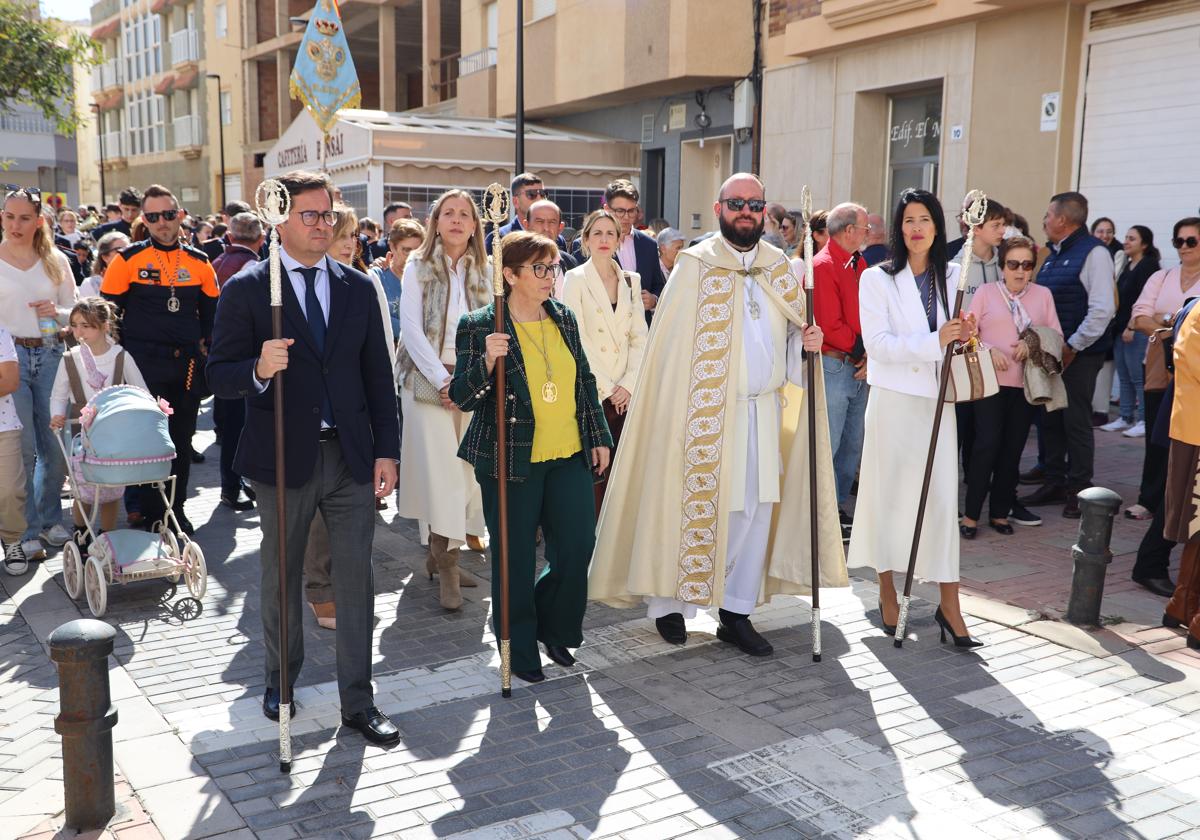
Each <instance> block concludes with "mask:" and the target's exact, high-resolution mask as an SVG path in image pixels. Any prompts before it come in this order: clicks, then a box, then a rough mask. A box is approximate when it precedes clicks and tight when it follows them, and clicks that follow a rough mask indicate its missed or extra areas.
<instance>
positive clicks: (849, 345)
mask: <svg viewBox="0 0 1200 840" xmlns="http://www.w3.org/2000/svg"><path fill="white" fill-rule="evenodd" d="M826 225H827V228H826V229H827V231H828V233H829V242H828V243H826V245H825V247H824V248H822V249H821V252H820V253H819V254H816V255H815V256H814V257H813V310H814V314H815V315H816V318H817V323H818V324H819V325H820V327H821V330H822V331H823V332H824V333H825V343H824V344H823V345H822V346H821V367H822V368H823V369H824V371H825V404H826V407H827V409H828V412H829V440H830V442H831V444H832V445H833V471H834V473H835V475H836V477H837V496H838V512H839V514H840V515H841V518H842V535H843V537H844V538H846V539H849V536H850V526H851V524H852V519H851V517H850V515H849V514H847V513H846V509H845V505H846V501H847V500H848V499H849V498H850V487H851V485H853V484H854V477H855V475H857V474H858V462H859V459H860V458H861V457H862V447H863V425H864V421H865V417H866V411H867V357H866V350H865V349H864V348H863V340H862V324H861V322H860V321H859V318H858V278H859V277H860V276H861V275H862V273H863V270H864V269H865V268H866V267H867V265H866V260H864V259H863V258H862V254H860V253H859V249H861V248H862V246H863V243H864V242H865V241H866V239H867V231H868V228H867V211H866V210H865V209H863V208H862V207H859V206H858V205H857V204H839V205H838V206H837V207H834V208H833V210H831V211H830V212H829V217H828V220H827V222H826Z"/></svg>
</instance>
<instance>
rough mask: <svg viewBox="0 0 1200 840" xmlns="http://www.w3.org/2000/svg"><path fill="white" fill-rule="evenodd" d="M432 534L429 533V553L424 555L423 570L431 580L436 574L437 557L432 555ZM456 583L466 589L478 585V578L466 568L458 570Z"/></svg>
mask: <svg viewBox="0 0 1200 840" xmlns="http://www.w3.org/2000/svg"><path fill="white" fill-rule="evenodd" d="M433 536H435V535H432V534H431V535H430V540H429V553H428V554H426V555H425V572H426V573H427V574H428V575H429V579H430V580H433V576H434V575H436V574H437V570H438V568H437V559H436V558H435V557H434V556H433ZM447 543H448V541H447ZM458 585H459V586H465V587H467V588H468V589H469V588H471V587H472V586H479V579H478V578H476V577H475V576H474V575H472V574H471V573H470V572H468V571H467V570H466V569H459V570H458Z"/></svg>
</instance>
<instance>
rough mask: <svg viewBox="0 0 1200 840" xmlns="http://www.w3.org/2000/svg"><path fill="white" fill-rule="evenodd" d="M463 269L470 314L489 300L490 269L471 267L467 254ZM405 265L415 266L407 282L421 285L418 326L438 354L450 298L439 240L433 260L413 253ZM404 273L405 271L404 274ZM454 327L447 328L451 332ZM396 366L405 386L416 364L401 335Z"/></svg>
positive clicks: (448, 278)
mask: <svg viewBox="0 0 1200 840" xmlns="http://www.w3.org/2000/svg"><path fill="white" fill-rule="evenodd" d="M463 260H464V262H465V265H466V267H467V289H466V297H467V310H468V311H471V310H474V309H479V308H480V307H482V306H487V305H488V304H489V303H490V302H491V300H492V283H491V267H490V266H489V265H487V264H486V263H485V264H484V266H483V270H482V271H481V270H480V267H479V266H477V265H475V259H474V258H473V257H472V256H471V254H470V252H467V254H466V255H465V256H464V257H463ZM409 265H412V266H414V267H415V272H414V273H413V274H412V275H411V276H410V281H411V280H412V279H415V280H416V282H418V283H420V284H421V323H422V325H423V332H424V333H425V337H426V338H427V339H429V343H430V344H431V345H432V346H433V349H434V350H435V351H437V353H438V354H439V355H440V354H441V351H442V341H443V340H444V339H445V335H446V329H447V324H446V305H447V302H448V301H449V297H450V271H449V269H447V268H446V255H445V254H444V253H443V252H442V244H441V242H440V241H439V242H438V243H437V245H435V246H434V249H433V257H432V259H429V260H419V259H417V257H416V255H415V254H414V255H413V256H412V257H411V258H410V259H409ZM405 268H406V269H407V266H406V267H405ZM405 273H406V274H408V272H407V270H406V271H405ZM457 326H458V325H457V324H453V325H450V327H449V328H450V329H455V328H456V327H457ZM396 367H397V369H398V370H399V372H400V382H401V384H403V385H407V384H408V381H409V374H411V373H412V372H413V371H414V370H416V364H415V363H414V362H413V360H412V356H411V355H409V353H408V350H407V349H405V347H404V336H403V335H401V336H400V345H399V347H398V349H397V351H396Z"/></svg>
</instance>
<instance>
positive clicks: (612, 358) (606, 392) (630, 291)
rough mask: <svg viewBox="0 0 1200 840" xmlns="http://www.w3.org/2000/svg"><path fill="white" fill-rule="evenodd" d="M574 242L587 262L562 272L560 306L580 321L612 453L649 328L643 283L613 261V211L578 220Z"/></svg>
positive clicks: (616, 238)
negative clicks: (577, 239) (564, 306)
mask: <svg viewBox="0 0 1200 840" xmlns="http://www.w3.org/2000/svg"><path fill="white" fill-rule="evenodd" d="M579 238H580V242H581V243H582V245H581V247H582V250H583V254H584V256H586V257H587V258H588V259H587V261H586V262H585V263H584V264H583V265H581V266H579V267H578V268H574V269H572V270H571V271H568V272H567V276H566V280H565V282H564V284H563V303H565V304H566V305H567V307H568V308H570V310H571V311H572V312H573V313H574V314H575V318H576V320H577V321H578V322H579V336H580V340H581V341H582V343H583V350H584V352H585V353H586V354H587V359H588V364H590V365H591V368H592V373H593V374H594V375H595V377H596V390H597V392H598V393H599V395H600V400H601V402H602V404H603V406H604V417H605V419H606V420H607V421H608V428H609V431H611V432H612V438H613V451H614V453H615V452H616V447H618V446H620V439H621V428H622V426H624V424H625V412H627V411H628V410H629V404H630V401H631V400H632V399H633V389H634V385H635V384H636V383H637V375H638V369H639V368H640V367H641V365H642V354H643V353H644V352H645V350H646V333H647V330H648V327H647V326H646V318H645V314H644V313H645V310H644V309H643V307H642V283H641V278H640V277H639V276H638V275H637V273H636V272H633V271H622V270H621V266H620V265H618V264H617V261H616V260H615V259H613V254H614V253H615V252H616V250H617V245H618V243H619V242H620V240H621V226H620V225H619V224H618V223H617V219H616V217H615V216H613V214H612V213H610V212H608V211H607V210H596V211H595V212H593V213H591V214H590V215H589V216H588V217H587V218H586V219H585V220H584V222H583V231H582V232H581V233H580V235H579ZM607 483H608V476H607V475H605V476H604V477H603V478H602V479H601V480H600V481H598V482H597V483H596V487H595V490H596V512H597V513H599V512H600V503H601V502H602V501H603V500H604V488H605V487H606V486H607Z"/></svg>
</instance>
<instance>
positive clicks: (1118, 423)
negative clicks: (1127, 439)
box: [1100, 417, 1130, 432]
mask: <svg viewBox="0 0 1200 840" xmlns="http://www.w3.org/2000/svg"><path fill="white" fill-rule="evenodd" d="M1129 426H1130V423H1128V422H1127V421H1126V420H1125V418H1123V417H1118V418H1117V419H1116V420H1114V421H1112V422H1111V423H1105V424H1104V425H1103V426H1101V427H1100V431H1102V432H1120V431H1122V430H1124V429H1128V428H1129Z"/></svg>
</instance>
